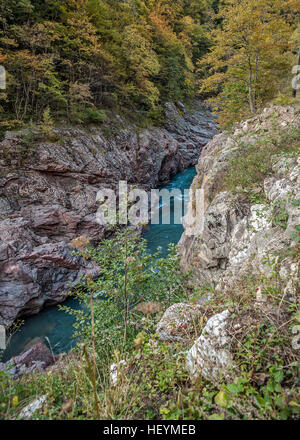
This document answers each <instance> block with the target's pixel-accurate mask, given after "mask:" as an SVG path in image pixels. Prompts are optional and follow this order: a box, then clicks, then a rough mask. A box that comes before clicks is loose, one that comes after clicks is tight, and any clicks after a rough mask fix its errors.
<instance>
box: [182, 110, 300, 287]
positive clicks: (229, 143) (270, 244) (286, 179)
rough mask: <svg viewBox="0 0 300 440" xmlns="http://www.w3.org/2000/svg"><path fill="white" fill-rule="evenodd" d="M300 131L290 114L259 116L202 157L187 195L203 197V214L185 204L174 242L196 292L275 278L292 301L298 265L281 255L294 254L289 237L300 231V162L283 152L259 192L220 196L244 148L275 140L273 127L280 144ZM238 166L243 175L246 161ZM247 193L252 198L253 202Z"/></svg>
mask: <svg viewBox="0 0 300 440" xmlns="http://www.w3.org/2000/svg"><path fill="white" fill-rule="evenodd" d="M299 125H300V112H299V111H296V110H294V109H293V108H292V107H286V108H285V107H273V108H269V109H265V110H264V112H263V113H262V114H261V115H259V116H256V117H254V118H252V119H250V120H248V121H246V122H244V123H242V124H240V125H239V126H238V127H237V128H236V130H235V131H234V132H233V133H232V134H229V135H228V133H226V132H224V133H222V134H219V135H217V136H215V137H214V139H213V140H212V141H210V142H209V143H208V144H207V145H206V147H205V148H204V149H203V150H202V153H201V156H200V158H199V162H198V165H197V166H196V169H197V176H196V177H195V180H194V182H193V185H192V191H194V190H196V189H200V190H202V194H203V196H204V200H203V199H202V203H201V206H200V205H199V206H197V204H196V203H195V201H194V202H190V206H189V213H188V215H187V217H186V218H185V232H184V234H183V236H182V238H181V241H180V249H181V254H182V265H183V267H184V268H185V269H193V270H194V272H195V280H196V282H197V283H198V284H199V285H204V284H209V285H211V286H212V287H213V288H214V289H217V290H219V291H223V290H224V289H227V288H231V287H232V286H234V284H235V283H236V281H238V280H240V279H241V278H242V277H245V276H247V275H249V274H250V275H251V276H259V275H263V276H266V277H270V276H272V274H273V273H274V270H275V271H276V273H277V274H278V276H279V277H280V278H281V280H282V282H283V283H285V284H286V293H287V294H288V295H292V294H293V293H295V289H296V288H297V285H298V282H299V261H295V260H293V259H292V258H291V256H289V255H288V252H287V251H288V250H289V249H292V248H293V247H295V246H296V241H294V240H293V238H292V236H293V234H295V230H296V229H295V227H296V225H299V224H300V208H299V204H298V203H295V202H296V201H297V200H300V169H299V164H300V157H299V156H297V153H296V152H294V153H293V154H288V153H284V151H283V152H282V154H277V155H274V157H272V171H271V172H268V173H267V175H266V176H264V178H263V179H262V181H261V182H259V185H258V188H248V189H246V190H245V191H244V192H243V190H242V189H239V188H237V192H232V191H223V190H222V189H221V190H220V188H222V180H223V179H224V176H225V175H226V172H227V170H228V169H229V167H230V163H231V161H232V159H233V158H234V157H240V160H241V161H243V156H245V154H246V153H244V148H245V145H250V144H251V145H254V146H257V149H259V148H260V145H261V144H260V142H261V141H262V139H263V136H269V135H270V134H272V133H273V134H274V133H275V131H274V127H276V133H277V135H278V136H279V135H280V134H281V135H284V133H285V132H287V130H290V129H292V127H295V129H299ZM295 142H296V141H295ZM244 163H245V165H244V166H245V167H247V161H246V160H245V162H244ZM245 170H246V172H247V168H246V169H245ZM247 190H249V191H248V193H247ZM238 193H239V194H238ZM249 193H251V194H252V196H253V195H254V197H252V200H253V201H251V200H249V197H248V195H249ZM255 195H257V200H258V201H255ZM260 200H263V202H260ZM197 208H199V209H197ZM276 216H277V217H278V218H277V221H276ZM280 255H281V258H279V256H280ZM275 265H276V267H275Z"/></svg>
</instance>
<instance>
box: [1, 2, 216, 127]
mask: <svg viewBox="0 0 300 440" xmlns="http://www.w3.org/2000/svg"><path fill="white" fill-rule="evenodd" d="M2 3H3V5H1V18H0V63H1V64H2V65H4V66H5V68H6V71H7V79H8V81H7V82H8V87H7V89H6V90H5V91H4V92H3V93H1V96H0V99H1V103H0V104H1V105H0V122H1V121H2V120H5V119H7V118H8V117H9V118H10V119H12V120H20V121H28V120H29V119H32V120H33V121H34V122H36V121H38V122H39V121H40V120H41V116H42V114H43V111H44V109H45V108H46V107H49V111H50V112H51V114H52V116H53V118H54V119H55V120H65V119H66V118H67V119H68V120H69V121H70V122H72V123H98V122H99V121H101V120H102V111H103V109H111V108H113V109H116V110H120V109H125V110H127V109H128V113H129V114H130V113H132V111H134V112H135V111H138V112H140V114H139V120H141V119H142V118H146V119H147V118H149V117H150V118H151V115H152V114H153V112H155V111H157V108H158V107H159V104H161V102H164V101H167V100H172V99H182V100H184V99H187V98H190V97H192V96H194V93H195V81H194V78H193V76H194V73H193V72H194V65H193V63H194V62H195V60H196V59H197V58H198V56H200V55H202V54H203V53H205V52H206V50H207V47H208V40H207V37H206V34H207V27H208V24H209V23H210V21H211V18H210V10H211V8H212V3H213V2H212V1H206V2H201V3H200V4H199V2H193V6H189V5H187V4H186V2H183V1H180V2H176V4H174V2H172V1H170V0H163V1H159V0H155V1H148V0H143V1H141V0H134V1H131V0H124V1H122V2H116V1H114V0H83V1H82V0H63V1H57V0H47V1H46V2H41V1H40V0H31V1H30V0H13V1H12V0H3V1H2ZM98 111H99V112H100V113H97V112H98ZM134 112H133V113H134Z"/></svg>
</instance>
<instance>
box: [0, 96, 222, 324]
mask: <svg viewBox="0 0 300 440" xmlns="http://www.w3.org/2000/svg"><path fill="white" fill-rule="evenodd" d="M165 112H166V126H165V127H164V128H155V127H152V128H148V129H145V130H138V129H137V128H136V127H134V126H133V125H129V124H128V123H127V122H126V121H124V120H122V118H120V117H117V118H116V120H117V121H118V126H117V127H116V123H115V122H110V121H107V122H106V123H105V127H104V128H103V129H101V128H99V127H89V128H87V129H79V128H60V129H59V130H58V129H57V130H55V131H54V133H55V136H56V140H55V141H45V140H39V141H37V140H36V141H34V142H33V141H32V139H30V136H29V135H30V133H28V132H26V131H23V132H19V133H13V132H8V133H6V136H5V139H4V140H3V141H2V142H1V143H0V324H3V325H5V326H9V325H10V324H11V323H12V322H13V321H14V320H15V319H16V318H18V317H20V316H24V315H28V314H33V313H38V312H39V311H40V310H41V309H42V308H43V307H45V306H48V305H53V304H56V303H59V302H61V301H63V300H64V299H65V296H64V295H63V294H64V292H66V291H67V290H70V287H71V286H72V285H74V284H76V283H77V282H78V280H79V279H80V276H81V274H82V272H86V271H91V272H92V273H96V271H97V268H96V267H95V266H93V265H92V264H88V267H84V265H83V261H82V260H81V259H80V258H79V257H77V256H74V255H72V249H71V248H70V246H69V243H70V241H71V240H72V239H74V238H75V237H77V236H79V235H86V236H89V237H91V239H92V240H94V241H96V240H97V239H99V237H101V236H102V235H103V232H104V231H103V228H102V227H101V226H99V225H98V224H97V223H96V221H95V212H96V210H97V205H96V194H97V191H98V190H99V189H100V188H101V187H103V186H105V187H115V186H116V185H117V182H118V181H119V180H126V181H127V182H128V183H131V184H138V185H140V186H142V187H144V188H146V189H149V188H154V187H156V186H158V185H160V184H163V183H166V182H168V180H169V179H170V178H171V177H172V176H173V175H175V174H176V173H177V172H180V171H182V170H184V169H185V168H187V167H189V166H191V165H195V164H196V162H197V160H198V157H199V154H200V151H201V149H202V147H203V146H204V145H205V144H206V143H207V142H208V140H209V139H211V138H212V136H213V135H214V134H215V133H216V124H215V120H214V118H213V117H212V116H211V114H210V112H209V111H208V110H207V109H206V108H205V107H204V106H203V105H201V104H199V103H195V106H194V109H193V110H192V111H190V112H187V111H186V110H185V108H184V106H182V105H181V104H179V105H177V107H176V106H175V105H174V104H167V105H166V106H165ZM108 129H110V130H112V131H114V132H115V134H114V135H113V136H112V135H111V133H110V136H109V137H108V135H107V131H108ZM104 133H106V134H104Z"/></svg>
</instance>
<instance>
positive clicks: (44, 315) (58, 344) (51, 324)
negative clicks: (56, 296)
mask: <svg viewBox="0 0 300 440" xmlns="http://www.w3.org/2000/svg"><path fill="white" fill-rule="evenodd" d="M195 175H196V170H195V168H194V167H192V168H188V169H187V170H185V171H184V172H182V173H179V174H177V175H176V176H175V177H174V178H173V179H172V180H171V181H170V183H169V184H167V185H165V186H163V187H161V188H160V189H162V188H166V189H168V190H172V189H180V190H182V191H184V190H185V189H189V188H190V186H191V184H192V181H193V178H194V177H195ZM185 202H187V200H185ZM170 208H171V209H170V211H171V224H168V225H163V224H158V225H152V224H150V225H149V226H148V228H147V230H146V231H145V232H144V234H143V236H144V238H145V239H146V240H147V242H148V250H149V252H151V253H154V252H156V250H157V248H160V249H161V254H162V256H167V254H168V245H169V244H170V243H174V244H176V243H178V241H179V240H180V237H181V235H182V233H183V227H182V225H181V224H174V223H173V216H172V211H173V208H174V203H173V201H172V199H171V206H170ZM64 304H65V305H67V306H69V307H71V308H73V309H79V308H80V307H81V306H80V304H79V302H78V301H76V300H75V299H68V300H67V301H66V302H65V303H64ZM74 321H75V318H74V317H73V316H71V315H69V314H68V313H66V312H64V311H62V310H59V308H58V307H57V306H55V307H50V308H48V309H45V310H43V311H42V312H40V313H39V314H38V315H36V316H31V317H29V318H27V319H25V322H24V324H23V325H22V327H21V328H20V329H19V330H18V331H17V332H16V333H15V334H13V335H12V337H11V338H10V341H9V344H8V346H7V349H6V350H5V352H4V354H3V357H2V360H3V361H6V360H8V359H10V358H11V357H12V356H16V355H18V354H20V353H21V352H22V351H23V350H24V348H25V347H26V345H27V344H28V343H29V342H30V341H31V340H32V339H33V338H36V337H39V338H41V339H43V340H46V338H48V340H49V341H50V344H51V348H52V350H53V352H54V353H55V354H58V353H63V352H67V351H69V350H70V349H71V348H72V346H74V345H75V341H74V338H73V337H72V335H73V331H74V329H73V323H74Z"/></svg>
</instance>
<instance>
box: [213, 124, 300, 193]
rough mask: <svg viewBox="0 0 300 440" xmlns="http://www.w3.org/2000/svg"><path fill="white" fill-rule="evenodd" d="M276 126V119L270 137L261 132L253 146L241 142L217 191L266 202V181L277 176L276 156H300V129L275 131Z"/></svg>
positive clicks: (297, 126)
mask: <svg viewBox="0 0 300 440" xmlns="http://www.w3.org/2000/svg"><path fill="white" fill-rule="evenodd" d="M275 125H276V120H274V130H273V131H272V133H270V134H266V133H264V132H260V133H258V134H257V141H256V142H255V143H254V144H243V143H242V142H241V141H239V142H238V147H239V148H238V150H237V152H234V153H233V155H232V157H231V160H230V161H229V163H228V166H227V168H226V172H225V174H224V176H223V179H221V180H220V182H221V183H220V185H219V187H218V191H232V192H233V193H243V192H245V191H248V193H249V196H250V201H255V200H258V201H261V200H262V199H263V195H262V192H263V182H264V179H266V178H267V177H269V176H272V175H274V170H273V165H274V161H276V157H277V158H279V157H295V156H297V155H299V153H300V126H299V125H296V126H293V127H291V128H289V129H287V130H285V131H284V132H276V128H275ZM251 197H252V199H251Z"/></svg>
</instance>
